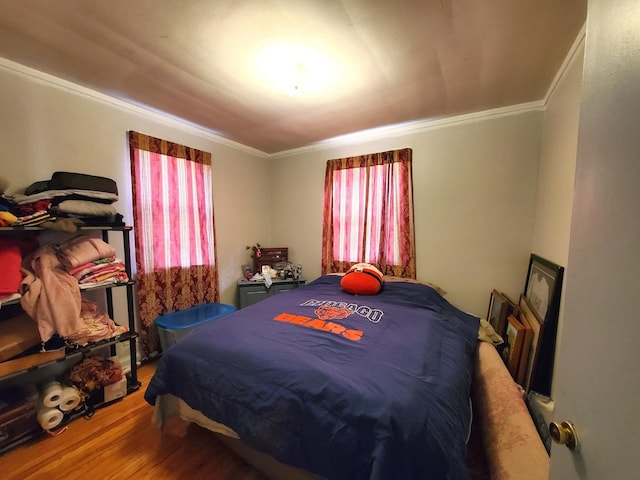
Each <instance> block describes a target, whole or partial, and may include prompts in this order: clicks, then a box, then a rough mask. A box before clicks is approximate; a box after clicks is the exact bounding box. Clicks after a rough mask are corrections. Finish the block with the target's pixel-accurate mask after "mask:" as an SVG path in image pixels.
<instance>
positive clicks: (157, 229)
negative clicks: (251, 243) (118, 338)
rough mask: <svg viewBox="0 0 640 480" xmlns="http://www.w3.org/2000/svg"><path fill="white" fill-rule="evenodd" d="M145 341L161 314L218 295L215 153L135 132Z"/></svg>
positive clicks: (150, 344)
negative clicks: (213, 188) (214, 202)
mask: <svg viewBox="0 0 640 480" xmlns="http://www.w3.org/2000/svg"><path fill="white" fill-rule="evenodd" d="M129 148H130V157H131V179H132V190H133V216H134V238H135V247H136V270H137V272H136V286H137V294H138V303H139V305H140V320H141V325H142V332H141V333H142V335H141V340H142V345H143V348H144V350H145V353H146V354H151V353H152V352H155V351H158V350H159V340H158V334H157V331H156V330H155V328H154V327H153V322H154V320H155V319H156V318H157V317H158V316H159V315H161V314H164V313H170V312H175V311H178V310H183V309H185V308H188V307H191V306H194V305H199V304H202V303H208V302H217V301H218V299H219V290H218V271H217V265H216V251H215V228H214V216H213V202H212V193H211V191H212V190H211V187H212V184H211V154H210V153H208V152H203V151H200V150H196V149H193V148H189V147H185V146H183V145H179V144H175V143H172V142H168V141H166V140H162V139H158V138H154V137H150V136H148V135H144V134H141V133H138V132H133V131H131V132H129Z"/></svg>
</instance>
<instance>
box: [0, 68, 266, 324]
mask: <svg viewBox="0 0 640 480" xmlns="http://www.w3.org/2000/svg"><path fill="white" fill-rule="evenodd" d="M0 99H1V100H0V109H1V110H0V145H2V148H1V152H2V153H1V154H0V177H4V178H5V179H6V180H7V181H8V182H9V189H8V192H10V193H14V192H22V191H24V188H25V187H26V186H28V185H29V184H31V183H32V182H35V181H37V180H46V179H48V178H50V177H51V174H52V173H53V172H54V171H56V170H67V171H74V172H82V173H88V174H94V175H100V176H105V177H111V178H113V179H115V180H116V182H117V184H118V190H119V197H120V198H119V200H118V202H117V203H116V204H115V207H116V208H117V209H118V211H119V212H120V213H122V214H123V215H124V216H125V220H126V221H127V223H128V224H131V223H132V220H133V218H132V211H131V183H130V170H129V168H130V167H129V152H128V146H127V131H128V130H137V131H140V132H142V133H146V134H149V135H152V136H156V137H160V138H165V139H167V140H170V141H173V142H177V143H181V144H186V145H189V146H191V147H195V148H199V149H202V150H205V151H208V152H211V154H212V157H213V160H212V163H213V166H212V168H213V178H214V180H213V200H214V208H215V216H216V218H215V221H216V239H217V253H218V262H219V267H220V289H221V301H222V302H224V303H235V301H236V300H235V297H236V281H237V279H238V277H239V273H240V265H241V264H242V263H243V262H245V261H246V258H247V252H246V250H245V245H246V244H247V243H250V242H253V241H255V240H254V239H255V238H257V237H265V235H264V232H269V229H270V224H269V219H268V215H266V214H265V212H268V211H269V207H268V206H269V203H270V200H269V199H267V200H266V201H265V199H264V192H263V191H262V186H263V184H264V182H263V179H264V178H265V177H266V176H267V175H268V173H269V172H268V170H267V167H268V163H267V161H266V158H265V156H264V155H261V154H260V153H259V152H252V151H251V150H250V149H247V148H243V147H242V146H237V147H236V146H234V145H233V144H231V143H230V142H225V141H221V140H218V139H217V138H216V137H215V135H212V134H210V133H208V132H204V131H202V130H199V129H197V128H194V127H192V126H190V125H188V124H186V123H184V122H180V121H177V120H174V119H171V118H167V117H163V116H160V115H155V114H152V113H150V112H147V111H143V110H142V109H139V108H135V107H133V106H129V105H126V104H123V103H121V102H117V101H115V100H113V99H110V98H108V97H105V96H103V95H99V94H96V93H95V92H91V91H89V90H85V89H82V88H80V87H78V86H76V85H72V84H69V83H66V82H63V81H61V80H59V79H55V78H53V77H49V76H47V75H43V74H40V73H38V72H34V71H32V70H29V69H27V68H24V67H21V66H19V65H16V64H12V63H10V62H7V61H2V62H1V63H0ZM268 240H269V238H268V236H266V238H265V240H264V241H265V242H266V241H268ZM116 314H117V311H116Z"/></svg>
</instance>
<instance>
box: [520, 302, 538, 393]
mask: <svg viewBox="0 0 640 480" xmlns="http://www.w3.org/2000/svg"><path fill="white" fill-rule="evenodd" d="M519 307H520V315H521V316H522V317H524V319H525V321H526V322H527V323H528V324H529V326H530V328H531V345H530V347H529V352H528V355H527V358H526V361H525V366H524V372H523V379H522V383H521V384H520V385H521V386H522V388H524V390H525V391H529V387H530V385H531V381H532V379H533V377H534V375H535V374H536V365H537V363H538V357H539V356H540V344H541V338H542V334H543V330H544V324H543V323H541V322H540V320H539V319H538V317H537V316H536V315H535V314H534V313H533V310H532V308H531V305H529V301H528V300H527V298H526V297H525V296H524V295H520V303H519Z"/></svg>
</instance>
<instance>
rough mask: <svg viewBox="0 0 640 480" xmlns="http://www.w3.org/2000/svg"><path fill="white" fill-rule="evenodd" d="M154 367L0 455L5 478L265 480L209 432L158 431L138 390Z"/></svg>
mask: <svg viewBox="0 0 640 480" xmlns="http://www.w3.org/2000/svg"><path fill="white" fill-rule="evenodd" d="M154 369H155V366H154V365H153V364H151V365H143V366H142V367H141V368H140V369H139V370H138V374H139V375H138V378H139V380H140V381H141V382H142V387H141V388H140V389H139V390H138V391H136V392H133V393H132V394H130V395H128V396H127V397H125V398H123V399H122V400H121V401H119V402H116V403H115V404H113V405H110V406H109V407H106V408H103V409H100V410H97V411H96V413H95V415H94V416H93V417H92V418H90V419H84V418H79V419H77V420H74V421H73V422H71V423H70V424H69V425H68V428H67V430H66V431H65V432H64V433H62V434H61V435H59V436H56V437H46V436H43V437H41V438H40V439H38V440H37V441H33V442H30V443H28V444H25V445H22V446H20V447H17V448H16V449H14V450H11V451H9V452H7V453H5V454H3V455H2V456H0V477H1V478H3V479H5V480H27V479H34V480H39V479H46V480H85V479H92V480H102V479H111V480H119V479H154V480H164V479H167V480H169V479H181V480H190V479H198V480H200V479H207V480H209V479H211V480H265V477H264V476H262V475H261V474H259V473H258V472H257V471H256V470H255V469H253V468H252V467H251V466H249V465H247V464H246V463H244V462H243V461H242V460H241V459H240V458H239V457H238V456H236V455H235V454H234V453H233V452H232V451H231V450H230V449H229V448H228V447H226V446H225V445H224V444H222V443H221V442H220V441H219V440H218V439H216V438H215V437H214V436H213V435H212V434H211V433H210V432H209V431H207V430H205V429H202V428H200V427H198V426H196V425H191V426H189V431H188V434H187V435H186V436H185V437H178V436H175V435H171V434H161V433H160V431H159V430H158V429H157V428H156V427H155V426H154V425H153V424H152V423H151V417H152V414H153V407H151V406H150V405H149V404H147V403H146V402H145V401H144V398H143V394H144V390H145V389H146V386H147V384H148V381H149V378H150V377H151V376H152V375H153V372H154Z"/></svg>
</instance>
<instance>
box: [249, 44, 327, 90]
mask: <svg viewBox="0 0 640 480" xmlns="http://www.w3.org/2000/svg"><path fill="white" fill-rule="evenodd" d="M258 69H259V71H260V73H261V75H262V76H263V78H267V79H268V80H269V83H270V84H271V85H274V86H275V87H276V88H277V89H278V90H280V91H282V92H284V93H286V94H288V95H299V94H302V93H307V92H311V91H315V90H318V89H323V88H327V87H329V86H330V84H331V81H332V78H333V70H334V69H333V68H332V64H331V62H329V61H328V60H327V59H326V58H324V57H322V56H321V55H320V54H318V53H316V52H314V51H311V50H309V49H306V48H304V47H302V46H300V45H294V44H280V45H274V46H271V47H269V48H268V49H266V50H264V51H263V52H262V53H261V54H260V56H259V58H258Z"/></svg>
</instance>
